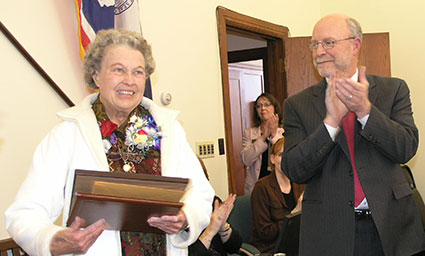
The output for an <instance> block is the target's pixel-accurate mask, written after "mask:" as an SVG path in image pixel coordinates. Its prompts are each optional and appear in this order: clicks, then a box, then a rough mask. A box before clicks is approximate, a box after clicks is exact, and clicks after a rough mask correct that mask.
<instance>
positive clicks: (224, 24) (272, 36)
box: [216, 6, 289, 194]
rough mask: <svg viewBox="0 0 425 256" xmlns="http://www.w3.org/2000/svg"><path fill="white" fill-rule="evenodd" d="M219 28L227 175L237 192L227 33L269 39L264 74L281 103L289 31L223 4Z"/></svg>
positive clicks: (283, 95)
mask: <svg viewBox="0 0 425 256" xmlns="http://www.w3.org/2000/svg"><path fill="white" fill-rule="evenodd" d="M216 15H217V29H218V39H219V47H220V61H221V78H222V85H223V108H224V125H225V138H226V151H227V174H228V180H229V184H228V185H229V192H230V193H236V192H237V191H236V178H237V177H236V175H235V168H234V166H235V165H234V161H235V160H234V152H233V138H232V122H231V118H232V116H231V111H230V104H231V101H230V89H229V73H228V72H229V71H228V55H227V54H228V53H227V33H228V32H229V31H231V32H232V33H233V34H235V33H237V34H238V35H239V36H244V37H249V38H261V39H263V40H264V39H265V40H267V64H266V65H267V73H265V74H264V78H265V79H267V81H265V85H266V86H265V91H266V92H268V93H271V94H273V95H275V96H276V98H277V99H278V101H279V102H282V101H283V99H285V98H286V74H285V67H284V59H283V57H284V43H283V42H284V40H285V39H286V38H287V37H288V33H289V30H288V28H287V27H285V26H281V25H276V24H273V23H270V22H267V21H263V20H259V19H256V18H253V17H249V16H246V15H243V14H240V13H237V12H234V11H231V10H229V9H226V8H224V7H221V6H218V7H217V9H216ZM239 194H240V193H239Z"/></svg>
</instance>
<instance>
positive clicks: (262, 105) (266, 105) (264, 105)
mask: <svg viewBox="0 0 425 256" xmlns="http://www.w3.org/2000/svg"><path fill="white" fill-rule="evenodd" d="M271 105H272V104H270V103H264V104H261V103H259V104H257V105H255V108H262V107H265V108H267V107H270V106H271Z"/></svg>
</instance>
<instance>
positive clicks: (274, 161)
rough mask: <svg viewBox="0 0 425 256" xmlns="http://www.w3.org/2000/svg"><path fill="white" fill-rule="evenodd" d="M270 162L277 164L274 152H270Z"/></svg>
mask: <svg viewBox="0 0 425 256" xmlns="http://www.w3.org/2000/svg"><path fill="white" fill-rule="evenodd" d="M270 162H271V163H272V164H273V165H275V164H276V156H275V155H273V154H270Z"/></svg>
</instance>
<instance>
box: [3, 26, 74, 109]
mask: <svg viewBox="0 0 425 256" xmlns="http://www.w3.org/2000/svg"><path fill="white" fill-rule="evenodd" d="M0 29H1V32H3V34H4V35H5V36H6V37H7V39H9V41H10V42H11V43H12V44H13V46H15V48H16V49H17V50H18V51H19V52H20V53H21V54H22V55H23V56H24V58H25V59H26V60H27V61H28V62H29V63H30V64H31V66H33V68H34V69H35V70H37V72H38V73H39V74H40V75H41V77H43V78H44V80H45V81H46V82H47V83H48V84H49V85H50V87H51V88H52V89H53V90H54V91H55V92H56V93H57V94H58V95H59V96H60V97H61V98H62V100H63V101H65V103H66V104H68V106H70V107H72V106H74V105H75V104H74V103H73V102H72V101H71V99H70V98H68V96H66V94H65V93H64V92H63V91H62V90H61V89H60V88H59V86H58V85H57V84H56V83H55V81H53V79H52V78H51V77H50V76H49V75H48V74H47V73H46V71H44V69H43V68H42V67H41V66H40V65H39V64H38V63H37V61H35V60H34V58H33V57H32V56H31V55H30V54H29V53H28V52H27V50H25V48H24V47H23V46H22V45H21V44H20V43H19V41H18V40H17V39H16V38H15V37H14V36H13V35H12V33H10V31H9V30H8V29H7V28H6V26H4V25H3V22H1V21H0Z"/></svg>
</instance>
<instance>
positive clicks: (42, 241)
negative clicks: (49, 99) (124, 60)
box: [6, 94, 214, 256]
mask: <svg viewBox="0 0 425 256" xmlns="http://www.w3.org/2000/svg"><path fill="white" fill-rule="evenodd" d="M97 96H98V95H97V94H92V95H89V96H88V97H86V98H85V99H84V101H83V102H82V103H81V104H79V105H78V106H75V107H72V108H69V109H66V110H64V111H62V112H59V113H58V116H59V118H61V119H62V120H63V122H61V123H60V124H58V125H57V126H56V127H55V128H54V129H52V131H50V133H49V134H48V135H47V136H46V137H45V138H44V139H43V140H42V142H41V143H40V145H39V146H38V147H37V149H36V151H35V154H34V157H33V161H32V165H31V168H30V171H29V174H28V176H27V178H26V179H25V181H24V183H23V184H22V186H21V188H20V190H19V192H18V194H17V196H16V199H15V202H14V203H12V205H11V206H10V207H9V208H8V209H7V211H6V228H7V230H8V232H9V234H10V235H11V237H12V238H13V239H14V240H15V241H16V242H17V243H18V244H19V245H20V246H21V247H22V248H23V249H24V250H25V251H26V252H27V253H29V254H30V255H42V256H44V255H51V254H50V251H49V245H50V241H51V239H52V237H53V236H54V235H55V233H56V232H58V231H60V230H62V229H65V227H63V226H58V225H55V224H54V222H55V220H56V219H57V218H58V217H59V216H60V215H61V214H62V223H66V220H67V218H68V212H69V205H70V200H71V193H72V184H73V179H74V171H75V169H86V170H99V171H105V172H109V167H108V162H107V159H106V155H105V151H104V147H103V143H102V140H101V134H100V130H99V127H98V124H97V121H96V117H95V115H94V112H93V111H92V108H91V104H92V103H93V102H94V100H95V99H96V98H97ZM142 106H144V107H145V108H147V109H148V110H149V111H150V113H151V114H152V116H153V117H154V119H155V122H156V123H157V125H158V126H159V127H161V130H162V132H163V138H162V140H161V170H162V175H163V176H173V177H183V178H189V179H190V182H189V189H188V192H187V193H186V194H185V196H184V198H183V202H184V206H183V208H182V209H183V211H184V213H185V214H186V217H187V220H188V223H189V226H190V231H189V232H181V233H178V234H175V235H167V236H166V237H167V255H173V256H174V255H187V246H188V245H190V244H191V243H193V242H194V241H195V240H196V239H197V238H198V236H199V234H200V232H201V231H202V230H203V229H204V228H205V227H206V226H207V225H208V223H209V219H210V215H211V205H212V200H213V196H214V190H213V189H212V187H211V185H210V184H209V182H208V180H207V179H206V177H205V175H204V173H203V171H202V168H201V166H200V163H199V161H198V159H197V158H196V156H195V154H194V153H193V151H192V149H191V148H190V146H189V144H188V142H187V140H186V134H185V132H184V130H183V128H182V126H181V125H180V124H179V123H178V121H177V120H176V117H177V115H178V112H177V111H174V110H169V109H166V108H161V107H159V106H157V105H156V104H154V103H153V101H151V100H149V99H147V98H144V99H143V101H142ZM85 255H94V256H99V255H102V256H103V255H111V256H119V255H121V245H120V235H119V231H109V230H105V231H104V232H103V233H102V234H101V236H100V237H99V238H98V239H97V240H96V242H95V243H94V244H93V246H92V247H91V248H90V249H89V251H88V252H87V254H85Z"/></svg>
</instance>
